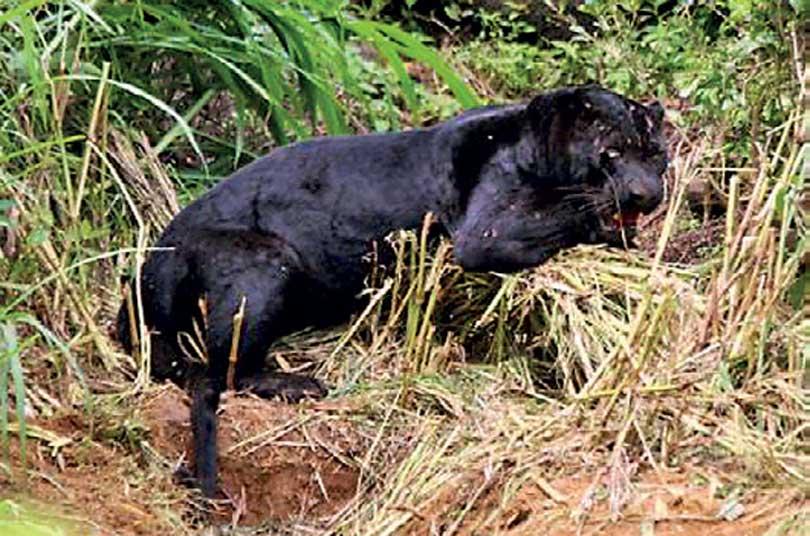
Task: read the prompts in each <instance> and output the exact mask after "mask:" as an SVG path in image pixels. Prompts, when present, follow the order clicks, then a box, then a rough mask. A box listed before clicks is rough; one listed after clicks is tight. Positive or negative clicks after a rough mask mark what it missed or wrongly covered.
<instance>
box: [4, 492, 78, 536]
mask: <svg viewBox="0 0 810 536" xmlns="http://www.w3.org/2000/svg"><path fill="white" fill-rule="evenodd" d="M84 530H87V529H86V528H84V529H83V530H81V529H79V527H77V526H76V524H75V523H73V522H71V521H68V520H67V519H64V518H61V517H58V516H54V515H52V514H50V513H48V512H47V511H46V509H44V508H43V507H41V506H38V505H33V504H29V503H20V502H17V501H12V500H8V499H6V500H3V501H0V534H3V535H4V536H67V535H70V534H76V535H78V534H82V533H83V532H84Z"/></svg>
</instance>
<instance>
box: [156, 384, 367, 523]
mask: <svg viewBox="0 0 810 536" xmlns="http://www.w3.org/2000/svg"><path fill="white" fill-rule="evenodd" d="M188 404H189V401H188V398H187V397H186V396H185V394H184V393H183V392H182V391H180V390H179V389H176V388H166V389H164V390H161V392H160V393H159V394H158V395H157V396H156V397H155V398H154V399H152V400H150V401H149V402H148V403H147V404H146V407H145V408H144V412H143V418H144V420H145V423H146V425H147V427H148V428H149V430H150V433H151V438H152V444H153V446H154V447H155V448H156V449H157V451H158V452H159V453H161V454H162V455H164V456H166V457H168V458H170V459H173V460H177V461H178V462H179V463H183V462H184V461H185V460H189V459H190V457H191V453H192V449H191V430H190V422H189V410H188ZM311 409H312V404H310V405H307V404H304V405H301V406H291V405H289V404H285V403H281V402H270V401H267V400H262V399H258V398H255V397H250V396H233V395H229V394H226V395H225V396H224V397H223V400H222V404H221V406H220V417H219V423H220V426H219V431H218V438H219V463H220V471H219V473H220V482H221V486H222V491H223V494H224V496H225V499H224V500H223V501H219V502H218V503H217V505H216V511H217V514H218V516H220V517H221V518H223V520H227V521H231V522H234V523H238V524H247V525H253V524H257V523H260V522H262V521H267V520H279V521H286V520H289V519H294V518H308V519H312V518H322V517H327V516H330V515H332V514H334V513H336V512H338V511H339V510H340V509H341V508H343V507H344V506H346V504H347V503H348V502H349V501H350V500H351V499H352V498H353V497H354V496H355V494H356V490H357V483H358V478H359V470H358V469H357V468H356V467H354V466H352V465H350V464H349V462H347V461H346V460H349V459H350V458H351V457H352V454H353V452H354V449H355V448H356V447H357V446H358V445H359V444H362V441H358V437H357V436H356V434H355V433H354V432H353V431H352V430H351V428H350V427H348V425H347V422H346V420H345V419H324V418H317V419H316V418H315V415H314V414H313V413H312V411H311ZM308 410H309V411H308ZM324 414H325V413H324ZM321 417H322V415H321Z"/></svg>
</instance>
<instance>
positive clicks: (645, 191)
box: [628, 177, 664, 214]
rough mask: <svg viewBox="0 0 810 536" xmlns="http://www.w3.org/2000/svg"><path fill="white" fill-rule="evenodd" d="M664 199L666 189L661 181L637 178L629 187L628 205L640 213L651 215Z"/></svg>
mask: <svg viewBox="0 0 810 536" xmlns="http://www.w3.org/2000/svg"><path fill="white" fill-rule="evenodd" d="M663 199H664V188H663V183H662V182H661V180H659V179H653V178H649V177H645V178H636V179H634V180H632V181H631V182H630V184H629V185H628V204H629V205H630V206H631V207H632V208H633V209H635V210H638V211H639V212H643V213H644V214H649V213H650V212H652V211H653V210H654V209H655V207H657V206H658V205H659V204H660V203H661V201H662V200H663Z"/></svg>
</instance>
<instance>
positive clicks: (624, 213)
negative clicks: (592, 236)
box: [599, 210, 641, 247]
mask: <svg viewBox="0 0 810 536" xmlns="http://www.w3.org/2000/svg"><path fill="white" fill-rule="evenodd" d="M640 217H641V212H640V211H638V210H618V211H616V212H611V213H605V214H602V216H601V218H600V222H599V223H600V234H601V235H602V239H603V240H604V241H605V242H607V243H608V244H609V245H612V246H622V247H627V246H633V245H634V244H633V242H632V240H633V238H635V236H636V234H638V223H639V218H640Z"/></svg>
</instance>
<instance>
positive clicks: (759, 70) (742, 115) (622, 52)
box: [458, 0, 796, 157]
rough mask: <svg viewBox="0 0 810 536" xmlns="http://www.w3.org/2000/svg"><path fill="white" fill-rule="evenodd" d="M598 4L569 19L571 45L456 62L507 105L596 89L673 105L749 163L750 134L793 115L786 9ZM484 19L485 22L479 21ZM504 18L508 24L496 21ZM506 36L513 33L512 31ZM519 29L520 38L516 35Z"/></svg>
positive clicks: (543, 43) (481, 43)
mask: <svg viewBox="0 0 810 536" xmlns="http://www.w3.org/2000/svg"><path fill="white" fill-rule="evenodd" d="M662 4H663V2H660V1H644V0H629V1H623V2H606V1H601V0H592V1H589V2H586V3H584V4H583V5H581V6H580V7H579V10H580V11H579V14H580V15H579V16H578V17H577V18H574V17H573V16H571V15H569V14H566V13H563V12H558V15H559V16H561V17H567V18H568V21H569V28H570V30H571V31H572V32H573V37H572V38H571V39H568V40H565V41H561V40H548V39H546V38H544V37H543V36H537V38H538V43H536V44H534V43H525V42H520V41H519V40H518V39H517V36H518V34H519V33H520V32H517V31H512V32H510V31H501V34H500V36H501V37H502V38H500V39H495V40H491V39H477V40H474V41H473V42H471V43H469V44H466V45H462V46H461V47H460V50H459V54H458V57H459V59H460V60H461V61H462V62H464V63H466V64H469V65H472V66H473V68H474V70H476V71H478V72H481V73H483V74H484V76H485V77H486V78H487V79H488V81H490V82H491V83H492V85H493V87H494V88H495V89H496V90H498V91H499V92H501V93H503V94H504V95H506V96H507V97H512V98H514V97H518V96H523V95H526V94H530V93H532V92H535V91H537V90H541V89H546V88H550V87H555V86H560V85H567V84H577V83H587V82H599V83H602V84H604V85H606V86H607V87H610V88H611V89H613V90H615V91H618V92H621V93H625V94H628V95H631V96H638V97H645V98H648V97H650V96H655V97H658V98H669V99H672V98H673V97H674V98H676V99H677V100H679V101H680V102H681V103H682V104H683V108H684V110H685V111H684V112H683V113H684V114H686V117H684V118H683V119H682V120H680V119H679V118H678V114H679V112H678V111H677V110H675V109H673V110H671V113H672V114H673V117H674V118H675V119H676V120H678V121H679V122H680V123H681V124H683V125H687V124H692V123H694V122H695V121H701V122H711V123H715V124H720V125H722V126H723V127H724V128H726V129H728V130H729V131H730V135H729V136H728V139H729V140H730V141H729V147H728V149H729V151H730V152H731V154H732V155H734V154H736V155H738V156H743V157H745V156H748V155H749V151H750V140H751V137H750V135H751V133H752V132H751V130H752V128H754V129H756V128H758V126H757V124H756V122H761V124H762V125H768V126H772V127H773V126H777V125H779V124H781V123H783V122H784V121H785V120H786V119H787V117H788V114H789V112H790V111H791V110H792V107H793V105H794V102H793V91H792V89H791V87H792V86H791V83H792V80H793V73H792V72H791V65H790V64H789V63H787V62H784V61H777V60H776V59H775V58H784V57H787V56H788V55H789V50H788V46H789V39H788V38H787V31H788V29H789V27H790V24H791V23H795V20H796V12H795V11H794V10H793V9H792V8H790V7H789V6H788V5H787V4H786V3H784V2H777V3H776V4H775V5H771V6H769V5H765V4H762V3H753V2H734V1H728V2H724V1H718V2H712V3H710V4H703V3H696V4H695V5H689V4H679V5H678V6H676V7H674V8H670V9H671V12H669V13H666V14H660V15H659V14H658V11H659V10H660V9H661V5H662ZM482 17H485V16H484V15H482ZM499 17H502V15H499ZM506 27H507V28H508V26H506ZM515 28H518V29H519V28H520V27H519V26H516V27H515Z"/></svg>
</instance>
